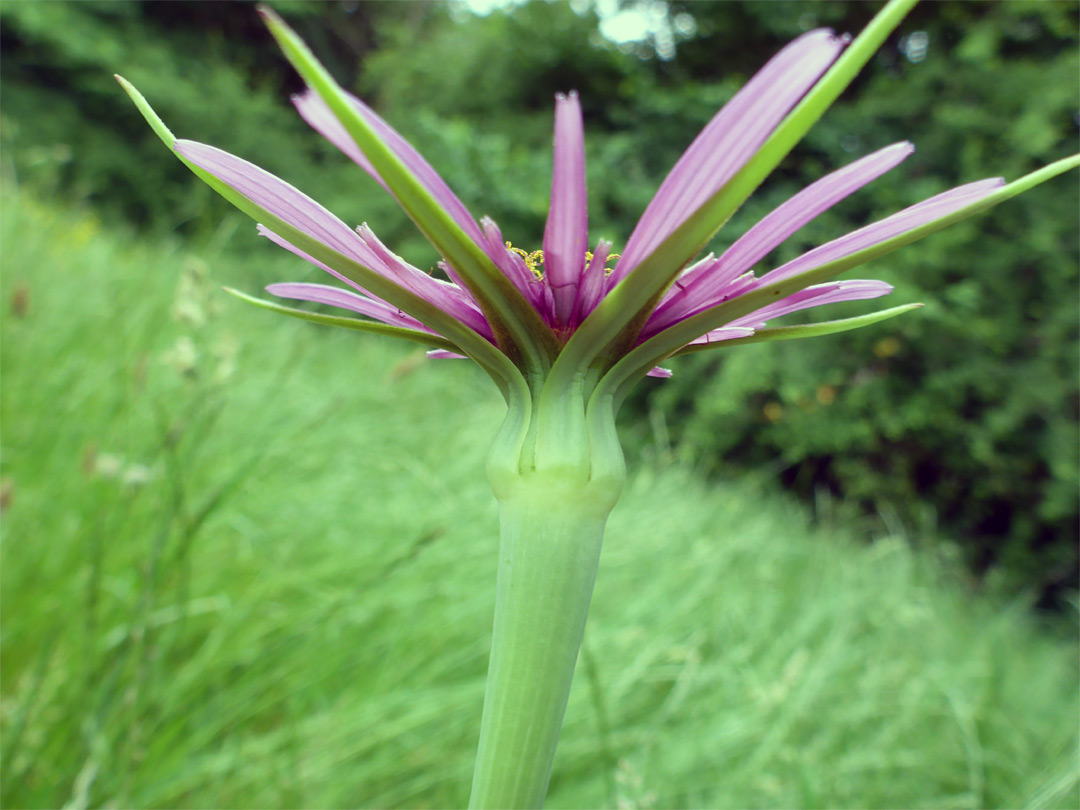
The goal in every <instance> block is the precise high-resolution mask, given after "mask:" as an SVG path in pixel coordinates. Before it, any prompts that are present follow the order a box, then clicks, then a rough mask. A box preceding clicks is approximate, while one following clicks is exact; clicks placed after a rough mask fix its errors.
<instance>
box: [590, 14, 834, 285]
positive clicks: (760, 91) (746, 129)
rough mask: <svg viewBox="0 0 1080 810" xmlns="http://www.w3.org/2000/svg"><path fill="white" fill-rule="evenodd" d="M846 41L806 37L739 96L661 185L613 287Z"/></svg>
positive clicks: (734, 166) (736, 163) (743, 158)
mask: <svg viewBox="0 0 1080 810" xmlns="http://www.w3.org/2000/svg"><path fill="white" fill-rule="evenodd" d="M845 44H846V40H845V39H842V38H840V37H837V36H835V35H834V34H833V33H832V32H831V31H829V30H827V29H821V30H817V31H811V32H809V33H807V34H804V35H803V36H801V37H799V38H798V39H796V40H795V41H794V42H792V43H791V44H790V45H788V46H787V47H785V48H784V49H783V50H781V51H780V52H779V53H778V54H777V55H776V56H774V57H773V58H772V59H771V60H770V61H769V63H768V64H766V65H765V67H763V68H762V69H761V70H760V71H759V72H758V73H757V74H756V75H755V76H754V77H753V78H752V79H751V80H750V81H749V82H747V83H746V85H745V86H743V88H742V89H741V90H740V91H739V92H738V93H736V94H735V96H734V97H733V98H732V99H731V101H729V102H728V103H727V104H726V105H725V106H724V107H723V109H721V110H720V112H719V113H717V114H716V116H715V117H714V118H713V119H712V121H710V122H709V124H708V125H707V126H706V127H705V129H704V130H702V132H701V134H700V135H698V137H697V138H696V139H695V140H694V142H693V143H692V144H691V145H690V147H689V148H688V149H687V150H686V152H685V153H684V154H683V156H682V157H681V158H680V159H679V161H678V163H676V164H675V167H674V168H673V169H672V170H671V173H670V174H668V176H667V178H666V179H665V180H664V182H663V184H661V186H660V189H659V190H658V191H657V193H656V196H655V197H653V200H652V202H650V203H649V205H648V207H647V208H646V209H645V213H644V214H643V215H642V217H641V220H640V221H639V222H638V224H637V227H635V228H634V232H633V233H632V234H631V235H630V239H629V240H628V241H627V243H626V248H625V249H624V250H623V253H622V256H621V258H620V259H619V263H618V264H617V265H616V267H615V270H614V272H613V273H612V275H611V278H610V285H614V284H615V283H617V282H619V281H620V280H622V279H623V278H624V277H625V276H626V275H627V274H628V273H629V272H630V271H631V270H633V269H634V267H636V266H637V265H638V264H639V263H640V262H641V261H642V260H643V259H644V258H645V257H646V256H648V255H649V254H650V253H651V252H652V251H653V250H654V249H655V248H656V247H657V246H659V245H660V243H661V242H663V241H664V239H666V238H667V237H668V236H670V235H671V234H672V233H673V232H674V231H675V229H676V228H678V227H679V225H681V224H682V223H683V222H684V221H685V220H686V219H687V218H688V217H689V216H690V215H691V214H692V213H694V211H696V210H697V209H698V208H700V207H701V206H702V205H703V204H704V203H705V202H706V201H707V200H708V199H709V198H710V197H712V196H713V195H714V194H716V192H717V191H719V189H720V188H721V187H723V186H724V184H725V183H727V181H728V180H730V179H731V178H732V176H734V175H735V173H736V172H737V171H738V170H739V169H740V168H741V167H742V166H743V165H744V164H745V163H746V162H747V161H748V160H749V159H750V158H751V157H753V155H754V153H755V152H756V151H757V149H758V148H759V147H760V146H761V145H762V144H763V143H764V142H765V140H766V139H767V138H768V137H769V135H770V134H771V133H772V131H773V129H775V128H776V126H777V125H778V124H779V123H780V122H781V121H782V120H783V118H784V116H785V115H787V113H788V112H790V111H791V109H792V108H793V107H794V106H795V105H796V104H797V103H798V102H799V99H801V98H802V97H803V95H804V94H805V93H806V92H807V91H808V90H809V89H810V88H811V87H813V85H814V83H815V82H817V80H818V79H819V78H820V77H821V76H822V74H823V73H824V72H825V71H826V70H827V69H828V67H829V66H830V65H831V64H832V63H833V61H834V60H835V59H836V57H837V56H839V54H840V51H841V50H842V49H843V47H844V45H845Z"/></svg>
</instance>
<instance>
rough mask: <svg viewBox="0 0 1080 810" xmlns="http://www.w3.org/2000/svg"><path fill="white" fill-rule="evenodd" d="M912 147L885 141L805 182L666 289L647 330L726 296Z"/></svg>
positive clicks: (893, 164)
mask: <svg viewBox="0 0 1080 810" xmlns="http://www.w3.org/2000/svg"><path fill="white" fill-rule="evenodd" d="M914 151H915V147H914V146H912V145H911V144H910V143H907V142H902V143H897V144H893V145H892V146H887V147H885V148H884V149H881V150H878V151H877V152H874V153H873V154H871V155H867V156H866V157H864V158H862V159H861V160H857V161H855V162H854V163H851V164H849V165H847V166H845V167H844V168H842V169H840V170H839V171H835V172H832V173H831V174H828V175H826V176H825V177H823V178H821V179H820V180H818V181H817V182H815V183H812V184H811V185H809V186H807V187H806V188H805V189H803V190H802V191H800V192H799V193H798V194H796V195H795V196H794V197H792V198H791V199H789V200H788V201H787V202H785V203H784V204H783V205H781V206H779V207H778V208H776V209H774V210H773V211H772V212H771V213H770V214H768V215H767V216H766V217H765V218H764V219H762V220H761V221H760V222H758V223H757V224H756V225H754V227H753V228H751V229H750V230H749V231H747V232H746V233H745V234H744V235H743V236H742V237H741V238H740V239H738V240H737V241H736V242H735V244H733V245H732V246H731V247H730V248H728V249H727V250H726V251H724V254H723V255H722V256H721V257H720V259H719V260H718V261H716V262H712V263H702V262H699V263H698V264H697V265H695V266H694V267H693V268H691V269H690V270H687V271H686V272H685V273H683V274H682V276H680V277H679V279H677V280H676V282H675V284H674V285H673V286H672V288H671V289H670V290H669V291H668V295H666V296H665V300H664V301H663V303H661V305H660V306H659V307H657V309H656V311H655V312H654V313H653V314H652V316H651V317H650V318H649V325H648V331H649V332H651V333H653V334H655V333H656V332H659V331H662V330H663V329H666V328H667V327H668V326H670V325H671V324H673V323H677V322H678V321H680V320H682V319H683V318H686V317H688V316H689V315H692V314H693V313H695V312H700V311H701V310H703V309H707V308H709V307H710V306H713V305H714V304H716V303H719V302H720V301H721V300H723V299H724V297H725V296H726V297H728V298H730V297H731V291H730V290H728V289H727V287H728V286H729V285H730V284H731V282H732V281H734V280H735V279H737V278H738V277H739V276H741V275H743V274H744V273H746V272H747V271H748V270H750V269H751V268H752V267H753V266H754V265H755V264H757V263H758V262H759V261H761V260H762V259H764V258H765V257H766V256H767V255H768V254H769V253H771V252H772V251H773V250H774V249H775V248H776V247H777V246H779V245H780V244H781V243H783V242H784V240H786V239H787V238H788V237H790V236H791V235H792V234H794V233H795V232H796V231H798V230H799V229H800V228H802V227H803V226H804V225H805V224H806V223H808V222H810V221H811V220H813V219H814V218H815V217H817V216H818V215H820V214H821V213H823V212H824V211H827V210H828V209H829V208H831V207H832V206H833V205H835V204H836V203H838V202H839V201H840V200H842V199H844V198H845V197H847V196H848V195H849V194H852V193H853V192H855V191H857V190H858V189H860V188H862V187H863V186H864V185H866V184H867V183H869V182H871V181H872V180H875V179H876V178H878V177H880V176H881V175H882V174H884V173H885V172H887V171H889V170H890V169H892V168H894V167H895V166H897V165H899V164H900V163H901V162H902V161H903V160H905V159H906V158H907V157H908V156H909V155H911V154H912V153H913V152H914Z"/></svg>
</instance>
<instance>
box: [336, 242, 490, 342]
mask: <svg viewBox="0 0 1080 810" xmlns="http://www.w3.org/2000/svg"><path fill="white" fill-rule="evenodd" d="M357 232H358V233H359V235H360V238H361V239H362V240H363V241H364V244H365V245H367V247H368V248H369V249H370V250H371V251H372V253H373V254H374V255H375V256H376V257H377V258H378V260H379V261H380V263H381V264H380V267H381V269H382V271H383V273H384V274H386V275H387V276H389V277H390V278H392V279H394V281H396V282H397V283H398V284H400V285H401V286H402V287H404V288H405V289H407V290H409V291H410V292H412V293H413V294H415V295H417V296H419V297H420V298H423V299H424V300H425V301H427V302H428V303H429V304H434V305H435V306H437V307H438V308H439V309H441V310H442V311H443V312H445V313H447V314H448V315H451V316H453V317H454V318H457V319H458V320H459V321H461V322H462V323H463V324H465V325H466V326H468V327H469V328H471V329H473V330H474V331H475V332H478V333H479V334H481V335H483V336H484V337H485V338H487V339H489V340H491V339H492V338H493V333H492V331H491V327H490V326H489V325H488V322H487V320H486V319H485V318H484V315H483V313H481V312H480V308H479V307H478V306H477V305H476V303H475V302H474V301H473V299H472V296H471V295H470V294H469V292H468V291H467V290H465V289H463V288H461V287H458V286H457V285H456V284H451V283H449V282H446V281H442V280H441V279H437V278H435V277H434V276H429V275H428V274H427V273H425V272H424V271H423V270H420V269H419V268H417V267H413V266H412V265H411V264H409V263H408V262H407V261H405V260H404V259H402V258H401V257H400V256H398V255H397V254H396V253H394V252H393V251H392V250H390V249H389V248H388V247H386V245H384V244H383V243H382V241H380V240H379V237H377V236H376V235H375V233H374V231H372V230H371V228H369V227H368V226H367V224H366V223H365V224H363V225H361V226H360V227H359V228H358V229H357Z"/></svg>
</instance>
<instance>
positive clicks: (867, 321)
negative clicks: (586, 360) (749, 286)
mask: <svg viewBox="0 0 1080 810" xmlns="http://www.w3.org/2000/svg"><path fill="white" fill-rule="evenodd" d="M920 307H922V304H903V305H901V306H898V307H892V308H890V309H880V310H878V311H877V312H870V313H867V314H866V315H857V316H856V317H854V318H839V319H837V320H835V321H821V322H820V323H810V324H800V325H798V326H772V327H768V328H765V329H758V330H757V331H756V332H754V334H752V335H750V336H748V337H742V338H732V339H731V340H718V341H716V342H715V343H695V344H691V345H688V346H683V347H682V348H681V349H679V350H678V351H677V352H674V353H673V354H672V355H671V356H672V357H678V356H680V355H683V354H691V353H694V352H704V351H708V350H710V349H724V348H727V347H728V346H740V345H742V344H744V343H768V342H770V341H773V340H798V339H801V338H812V337H823V336H824V335H835V334H836V333H838V332H848V331H850V330H852V329H859V328H861V327H863V326H870V325H871V324H875V323H878V322H880V321H885V320H888V319H889V318H895V317H896V316H897V315H903V314H904V313H905V312H911V310H913V309H919V308H920Z"/></svg>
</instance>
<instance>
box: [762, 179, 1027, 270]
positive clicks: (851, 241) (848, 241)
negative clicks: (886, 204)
mask: <svg viewBox="0 0 1080 810" xmlns="http://www.w3.org/2000/svg"><path fill="white" fill-rule="evenodd" d="M1004 184H1005V181H1004V180H1003V179H1001V178H1000V177H994V178H990V179H988V180H979V181H978V182H975V183H968V184H967V185H963V186H959V187H958V188H954V189H952V190H950V191H946V192H944V193H942V194H938V195H937V196H934V197H931V198H930V199H928V200H923V201H922V202H921V203H918V204H917V205H913V206H911V207H909V208H905V209H904V210H903V211H900V212H898V213H896V214H893V215H892V216H890V217H886V218H885V219H882V220H879V221H878V222H875V223H873V224H871V225H867V226H866V227H865V228H860V229H859V230H857V231H853V232H851V233H849V234H847V235H846V236H841V237H840V238H839V239H834V240H833V241H831V242H827V243H826V244H824V245H821V246H820V247H817V248H814V249H813V250H811V251H809V252H807V253H804V254H803V255H802V256H799V257H798V258H797V259H793V260H792V261H790V262H788V263H787V264H785V265H783V266H781V267H778V268H776V269H775V270H773V271H772V272H770V273H766V274H765V275H764V276H762V278H760V279H759V280H758V282H757V285H756V286H759V287H761V286H764V285H766V284H772V283H773V282H774V281H780V280H781V279H785V278H790V277H791V276H794V275H798V274H799V273H804V272H806V271H807V270H812V269H813V268H815V267H820V266H821V265H823V264H828V263H829V262H833V261H836V260H838V259H842V258H844V257H845V256H850V255H851V254H852V253H857V252H858V251H860V250H865V249H866V248H869V247H873V246H874V245H876V244H878V243H879V242H884V241H885V240H887V239H892V238H893V237H895V236H899V235H901V234H903V233H906V232H907V231H911V230H914V229H915V228H918V227H919V226H920V225H925V224H927V223H928V222H933V221H934V220H935V219H940V218H941V217H943V216H946V215H948V214H951V213H952V212H953V211H957V210H959V209H961V208H963V207H965V206H967V205H970V204H971V203H973V202H976V201H977V200H980V199H982V198H983V197H985V196H986V195H987V194H990V193H991V192H993V191H994V190H995V189H998V188H1001V186H1003V185H1004Z"/></svg>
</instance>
